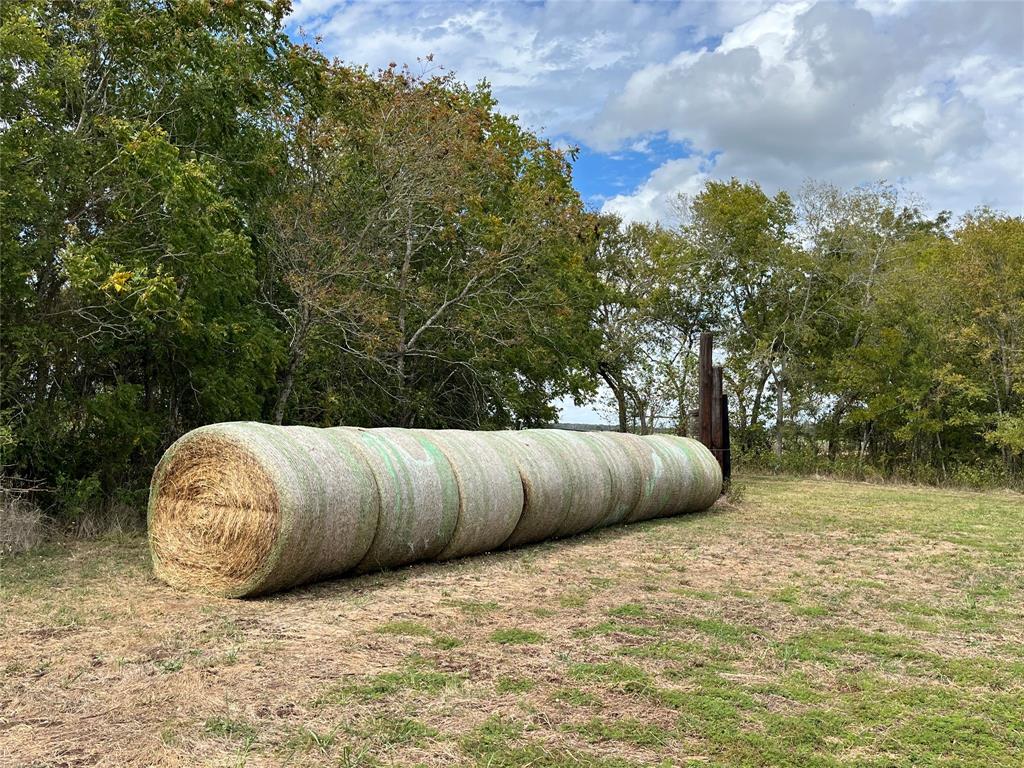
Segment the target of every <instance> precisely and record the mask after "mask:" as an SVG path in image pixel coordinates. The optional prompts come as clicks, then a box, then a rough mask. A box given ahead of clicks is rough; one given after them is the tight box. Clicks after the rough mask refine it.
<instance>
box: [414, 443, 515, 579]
mask: <svg viewBox="0 0 1024 768" xmlns="http://www.w3.org/2000/svg"><path fill="white" fill-rule="evenodd" d="M417 434H418V435H423V436H424V437H426V439H428V440H429V441H430V442H432V443H433V444H434V445H436V446H437V447H438V448H439V449H440V451H441V453H443V454H444V456H445V458H447V459H448V463H449V464H450V465H451V468H452V472H453V473H454V475H455V482H456V483H457V485H458V489H459V515H458V522H457V523H456V525H455V533H454V534H453V535H452V537H451V540H450V541H449V542H448V546H446V547H445V548H444V549H443V550H442V551H441V552H440V554H438V555H437V557H436V559H437V560H448V559H451V558H453V557H463V556H464V555H472V554H477V553H480V552H489V551H490V550H492V549H496V548H497V547H499V546H501V545H502V544H503V543H504V542H505V540H506V539H508V537H509V536H511V535H512V531H514V530H515V527H516V525H517V524H518V522H519V518H520V517H521V516H522V514H523V483H522V480H521V479H520V478H519V470H518V469H517V468H516V466H515V464H513V463H512V461H511V460H510V459H509V458H508V457H507V456H506V455H504V453H502V451H501V450H500V444H499V443H497V442H496V441H494V440H493V439H492V438H490V436H489V435H490V433H488V432H468V431H466V430H458V429H446V430H430V431H422V432H420V431H417Z"/></svg>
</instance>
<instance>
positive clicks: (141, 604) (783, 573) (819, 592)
mask: <svg viewBox="0 0 1024 768" xmlns="http://www.w3.org/2000/svg"><path fill="white" fill-rule="evenodd" d="M744 485H745V491H744V497H743V498H742V499H741V500H739V501H736V502H735V503H729V504H726V503H720V504H719V505H718V506H717V507H716V508H714V509H713V510H711V511H710V512H707V513H703V514H698V515H691V516H688V517H682V518H678V519H672V520H664V521H659V522H655V523H650V524H642V525H636V526H631V527H625V528H616V529H611V530H605V531H601V532H597V533H593V534H590V535H586V536H582V537H579V538H576V539H571V540H567V541H562V542H555V543H549V544H544V545H541V546H536V547H531V548H528V549H522V550H516V551H512V552H506V553H502V554H497V555H490V556H482V557H475V558H470V559H466V560H462V561H459V562H455V563H449V564H428V565H421V566H417V567H413V568H409V569H406V570H402V571H399V572H395V573H387V574H375V575H369V576H363V577H360V578H356V579H342V580H338V581H334V582H331V583H326V584H319V585H315V586H312V587H309V588H306V589H300V590H296V591H293V592H290V593H286V594H282V595H278V596H275V597H271V598H267V599H261V600H251V601H228V600H220V599H207V598H202V597H196V596H191V595H184V594H179V593H175V592H174V591H172V590H170V589H168V588H167V587H165V586H163V585H162V584H160V583H159V582H157V581H156V580H155V579H154V578H153V577H152V575H151V573H150V570H149V563H148V555H147V551H146V548H145V543H144V542H143V541H142V540H139V539H126V540H118V541H101V542H82V543H72V544H68V545H66V546H51V547H49V548H47V549H44V550H37V551H36V552H35V553H33V554H29V555H22V556H19V557H15V558H9V559H8V560H7V561H6V562H3V564H2V570H0V764H2V765H5V766H6V765H11V766H15V765H17V766H29V765H40V766H42V765H47V766H49V765H54V766H56V765H61V766H65V765H68V766H79V765H81V766H86V765H88V766H92V765H96V764H101V765H160V766H164V765H166V766H173V765H232V766H233V765H239V766H240V765H248V766H264V765H290V766H306V765H329V766H348V767H352V766H378V765H379V766H392V765H396V766H411V765H427V766H448V765H479V766H494V767H495V768H498V767H499V766H520V765H523V766H525V765H529V766H538V767H540V766H547V767H549V768H550V767H551V766H574V767H578V766H605V767H609V766H623V767H625V766H635V765H665V766H670V765H687V764H694V765H799V766H831V765H876V766H904V765H906V766H910V765H914V766H917V765H949V766H952V765H977V766H1013V767H1014V768H1019V767H1020V766H1021V765H1022V764H1024V497H1021V496H1019V495H1013V494H1009V493H1006V494H980V493H968V492H958V491H944V490H927V489H919V488H909V487H879V486H871V485H863V484H853V483H839V482H824V481H809V480H792V479H765V478H751V479H747V480H745V481H744Z"/></svg>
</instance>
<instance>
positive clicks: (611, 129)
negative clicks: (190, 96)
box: [289, 0, 1024, 422]
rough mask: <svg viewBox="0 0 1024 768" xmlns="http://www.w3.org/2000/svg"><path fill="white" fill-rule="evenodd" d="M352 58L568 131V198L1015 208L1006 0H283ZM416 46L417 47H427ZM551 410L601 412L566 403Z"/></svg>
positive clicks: (1017, 188) (1013, 52) (1013, 21)
mask: <svg viewBox="0 0 1024 768" xmlns="http://www.w3.org/2000/svg"><path fill="white" fill-rule="evenodd" d="M289 25H290V26H289V30H290V32H291V34H292V35H293V36H294V37H298V36H299V35H300V34H304V35H306V36H307V37H309V38H312V37H314V36H315V37H318V38H319V39H320V43H319V47H320V48H321V50H322V51H323V52H324V53H326V54H328V55H330V56H334V57H338V58H340V59H342V60H344V61H346V62H348V63H351V64H368V65H370V66H371V67H384V66H387V65H388V64H389V63H390V62H397V63H399V64H409V65H410V66H412V67H413V69H414V70H415V71H417V72H419V71H423V70H424V69H427V68H438V67H441V68H444V69H446V70H451V71H454V72H455V74H456V75H457V76H458V78H459V79H461V80H463V81H465V82H467V83H476V82H478V81H479V80H481V79H486V80H488V81H489V82H490V83H491V85H492V88H493V90H494V94H495V96H496V97H497V99H498V102H499V105H500V107H501V109H502V110H503V111H505V112H506V113H510V114H515V115H518V116H519V119H520V121H521V122H522V123H523V124H524V125H525V126H527V127H528V128H531V129H533V130H535V131H537V132H539V133H540V134H542V135H544V136H546V137H548V138H549V139H551V140H552V141H553V142H555V143H556V144H558V145H560V146H577V147H579V149H580V154H579V160H578V162H577V164H576V167H575V171H574V179H575V182H576V186H577V188H578V189H579V191H580V193H581V195H582V196H583V198H584V201H585V202H586V203H587V204H588V206H590V207H591V208H593V209H595V210H603V211H612V212H615V213H618V214H619V215H621V216H622V217H623V218H624V219H626V220H630V221H641V220H645V221H655V220H658V221H662V222H665V223H671V221H672V219H673V201H674V200H675V199H676V198H677V196H678V195H679V194H680V193H682V194H694V193H696V192H698V191H699V190H700V188H701V186H702V185H703V183H704V182H705V181H706V180H708V179H711V178H716V179H717V178H725V179H728V178H731V177H733V176H735V177H738V178H740V179H744V180H746V179H752V180H756V181H757V182H759V183H760V184H761V185H762V186H763V187H764V188H765V189H766V190H767V191H768V192H770V193H774V192H775V191H777V190H779V189H788V190H791V191H795V190H796V189H798V188H799V186H800V185H801V184H802V183H803V182H804V181H805V180H807V179H815V180H818V181H827V182H831V183H833V184H836V185H839V186H841V187H853V186H856V185H860V184H868V183H871V182H875V181H879V180H885V181H888V182H891V183H895V184H898V185H900V186H902V187H904V188H905V189H906V190H907V191H908V192H910V193H912V194H914V195H916V196H918V197H919V199H920V200H921V201H922V202H923V203H924V204H925V207H926V209H928V210H930V211H933V212H937V211H939V210H951V211H953V213H954V214H961V213H964V212H966V211H968V210H970V209H972V208H974V207H976V206H979V205H987V206H991V207H994V208H997V209H1000V210H1004V211H1007V212H1010V213H1013V214H1021V213H1022V212H1024V3H1022V2H1018V1H1016V0H1011V1H1009V2H962V1H961V2H936V1H935V0H932V1H931V2H907V1H906V0H849V1H848V2H811V1H810V0H798V1H797V2H778V3H771V2H735V1H734V2H717V3H700V2H696V3H695V2H687V3H674V2H624V1H622V0H603V1H602V0H594V1H593V2H578V1H577V0H566V1H564V2H481V3H470V2H430V1H427V2H345V1H344V0H294V2H293V11H292V15H291V17H290V20H289ZM431 54H432V55H433V60H432V62H430V63H427V62H426V61H425V58H426V57H427V56H428V55H431ZM564 405H565V406H566V407H565V408H564V409H563V412H562V418H563V420H565V421H590V422H595V421H602V420H606V419H605V417H604V415H603V414H599V413H596V412H595V411H594V410H593V409H592V408H577V407H575V406H573V405H572V404H571V403H566V404H564Z"/></svg>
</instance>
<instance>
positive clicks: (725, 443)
mask: <svg viewBox="0 0 1024 768" xmlns="http://www.w3.org/2000/svg"><path fill="white" fill-rule="evenodd" d="M720 402H721V408H722V411H721V414H722V415H721V418H720V422H721V425H722V438H721V442H720V443H719V444H718V450H719V456H720V458H719V463H720V464H721V465H722V480H724V481H726V482H728V480H729V478H730V477H732V451H731V450H730V449H729V396H728V395H726V394H723V395H722V398H721V401H720Z"/></svg>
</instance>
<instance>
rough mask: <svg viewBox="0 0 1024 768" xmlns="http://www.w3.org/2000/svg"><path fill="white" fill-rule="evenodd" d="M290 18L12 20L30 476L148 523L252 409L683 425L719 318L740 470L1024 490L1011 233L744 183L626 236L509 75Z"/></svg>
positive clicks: (300, 418)
mask: <svg viewBox="0 0 1024 768" xmlns="http://www.w3.org/2000/svg"><path fill="white" fill-rule="evenodd" d="M286 13H287V3H284V2H256V1H254V0H236V2H232V3H227V2H224V3H208V2H173V3H172V2H157V1H155V0H148V1H145V0H79V1H75V2H72V1H71V0H68V1H66V2H60V1H59V0H58V1H57V2H53V1H52V0H50V1H48V2H43V1H42V0H10V1H9V2H5V3H3V5H2V7H0V21H2V31H0V40H2V42H3V45H2V47H3V51H4V59H3V61H2V62H0V89H2V90H0V96H2V104H0V110H2V111H0V131H2V135H0V151H2V158H0V161H2V169H0V170H2V176H3V185H2V189H0V204H2V211H0V248H2V254H0V256H2V265H0V266H2V275H0V276H2V281H0V294H2V295H0V299H2V308H0V312H2V315H0V340H2V346H0V388H2V389H0V464H2V465H3V467H4V483H5V484H6V485H8V486H11V485H14V486H18V487H25V486H35V487H38V488H41V489H44V491H45V493H46V494H47V496H46V498H49V499H51V500H53V501H55V502H56V503H57V505H58V506H59V508H60V509H62V510H64V512H65V513H66V514H69V515H74V514H78V513H80V512H81V511H83V510H88V509H91V508H94V507H96V506H97V505H102V504H112V503H114V504H118V503H121V504H128V505H134V506H137V505H138V504H139V502H140V500H141V499H142V498H144V493H145V486H146V483H147V481H148V475H149V472H150V471H151V468H152V466H153V463H154V461H155V459H156V458H157V457H158V456H159V454H160V453H161V451H162V450H163V449H164V448H165V447H166V446H167V444H168V443H169V442H170V441H171V440H173V439H174V438H175V437H177V436H178V435H180V434H182V433H183V432H185V431H187V430H188V429H191V428H193V427H195V426H198V425H200V424H204V423H209V422H213V421H225V420H233V419H258V420H264V421H276V422H282V423H303V424H314V425H317V424H319V425H329V424H339V423H345V424H362V425H371V426H372V425H384V424H397V425H404V426H417V427H473V428H478V427H479V428H490V427H507V426H530V425H539V424H544V423H548V422H550V421H552V420H553V419H555V418H556V411H555V409H554V407H553V406H552V403H553V402H554V401H556V400H557V399H558V398H560V397H563V396H571V397H574V398H577V399H578V400H580V401H584V400H587V399H588V398H590V397H592V396H594V395H595V394H597V395H598V396H601V395H600V393H602V392H611V393H612V395H611V398H610V400H611V402H610V406H611V407H612V409H613V412H614V413H615V414H616V415H617V416H618V419H619V421H620V426H621V427H622V428H628V429H636V430H638V431H646V430H650V429H652V428H654V427H655V426H660V427H664V426H674V427H676V428H677V429H680V430H685V428H686V421H687V417H686V411H687V409H688V408H689V407H692V404H693V402H694V399H693V397H692V389H693V375H692V372H693V367H694V356H693V353H694V343H695V339H696V334H697V333H698V332H699V331H700V330H701V329H704V328H715V329H718V332H719V336H718V338H719V340H720V342H721V345H722V354H724V355H725V360H724V362H725V363H726V365H727V366H728V372H729V373H728V377H729V381H728V386H729V389H730V394H731V395H732V396H733V398H734V401H735V406H736V411H737V419H738V421H739V425H738V433H737V434H738V441H739V444H740V448H741V449H742V451H743V452H744V454H745V455H746V456H748V457H762V456H763V457H767V458H769V459H770V460H772V461H776V462H782V461H789V462H790V463H793V462H797V461H801V462H805V463H806V464H807V465H808V467H810V465H813V466H814V468H820V466H819V465H821V463H822V462H824V463H830V462H831V464H832V465H833V466H839V465H841V464H842V463H843V462H857V465H858V466H864V467H877V468H878V471H881V472H886V473H893V472H900V471H902V470H904V469H906V468H911V467H913V468H915V471H918V470H919V469H921V470H927V472H929V473H931V474H930V475H929V477H931V478H933V479H942V478H943V477H950V475H951V473H953V472H962V471H964V470H963V468H964V467H970V468H972V470H971V471H974V472H976V473H983V474H985V473H987V474H985V476H986V477H990V478H991V479H994V480H998V481H1002V480H1006V479H1012V478H1013V477H1018V478H1019V477H1020V473H1021V460H1022V453H1024V416H1022V404H1021V399H1022V395H1021V383H1020V382H1021V377H1022V375H1024V363H1022V352H1021V333H1022V315H1024V309H1022V302H1024V298H1022V291H1024V266H1022V265H1024V255H1022V241H1024V238H1022V232H1021V220H1020V219H1019V218H1017V219H1014V218H1007V217H1001V216H998V215H996V214H990V213H979V214H978V215H976V216H974V217H972V218H969V219H967V220H965V221H963V222H959V223H956V224H951V223H950V222H949V221H948V220H947V218H946V217H938V218H936V219H927V218H926V217H925V216H924V215H923V214H922V213H920V210H919V209H918V208H916V207H914V206H911V205H907V204H906V203H904V201H902V200H900V199H899V197H898V195H896V194H895V193H894V192H892V191H891V190H889V189H887V188H884V187H880V188H877V189H871V190H857V191H854V192H850V193H845V192H841V191H838V190H833V189H831V188H828V187H809V188H808V189H807V190H805V191H804V192H803V193H802V194H801V195H800V196H799V197H798V198H797V199H796V200H792V199H790V198H789V197H788V196H787V195H785V194H780V195H777V196H776V197H769V196H767V195H766V194H765V193H764V192H762V190H761V189H760V188H759V187H758V186H757V185H756V184H747V183H740V182H738V181H733V182H730V183H709V184H708V185H707V187H706V188H705V190H704V191H703V192H702V193H701V194H700V195H699V196H697V197H696V198H695V199H693V200H684V201H680V214H681V219H680V223H679V225H678V226H675V227H673V228H661V227H650V226H640V225H633V226H624V225H623V224H621V222H618V221H617V220H615V219H614V218H612V217H608V216H601V215H598V214H595V213H593V212H590V211H587V210H586V209H585V207H584V206H583V204H582V203H581V200H580V198H579V195H578V193H577V192H576V191H575V189H574V187H573V183H572V161H573V159H574V157H573V153H572V152H571V151H570V152H566V151H561V150H559V149H557V148H555V147H553V146H552V145H551V144H550V143H549V142H548V141H546V140H545V139H543V138H542V137H540V136H538V135H536V134H535V133H533V132H531V131H529V130H527V129H525V128H524V127H522V126H521V125H519V124H518V122H517V121H516V120H515V119H514V118H511V117H509V116H506V115H504V114H502V113H500V112H499V111H498V109H497V105H496V103H495V100H494V98H493V97H492V95H491V93H490V91H489V89H488V87H487V86H486V84H481V85H479V86H477V87H473V88H470V87H467V86H465V85H463V84H461V83H459V82H458V81H457V80H455V79H454V78H452V77H451V76H449V75H445V74H443V73H441V74H438V73H437V72H436V70H433V69H432V64H430V63H429V62H426V61H425V62H421V64H420V66H419V71H420V72H421V74H415V73H413V72H411V71H409V70H408V69H405V68H400V67H390V68H388V69H386V70H383V71H368V70H367V69H365V68H358V67H351V66H347V65H345V64H343V63H341V62H337V61H330V60H328V59H327V58H325V57H324V56H323V55H321V54H320V53H319V52H318V51H317V50H316V49H315V48H314V47H311V46H309V45H305V44H302V43H296V42H294V41H292V40H290V39H289V38H288V37H287V36H286V34H285V33H284V28H283V18H284V15H285V14H286ZM773 447H775V448H778V449H780V450H781V458H778V459H771V458H770V457H772V456H773V454H772V450H773ZM979 477H980V475H979ZM967 479H970V478H967Z"/></svg>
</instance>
